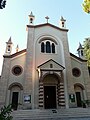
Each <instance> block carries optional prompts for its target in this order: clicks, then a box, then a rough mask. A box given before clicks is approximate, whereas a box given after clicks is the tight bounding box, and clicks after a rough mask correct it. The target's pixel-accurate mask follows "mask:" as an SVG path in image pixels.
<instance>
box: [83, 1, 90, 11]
mask: <svg viewBox="0 0 90 120" xmlns="http://www.w3.org/2000/svg"><path fill="white" fill-rule="evenodd" d="M82 6H83V10H84V11H85V12H86V13H90V0H84V2H83V3H82Z"/></svg>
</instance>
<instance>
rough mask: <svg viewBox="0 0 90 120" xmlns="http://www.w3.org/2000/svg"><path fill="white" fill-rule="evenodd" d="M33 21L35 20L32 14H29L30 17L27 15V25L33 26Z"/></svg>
mask: <svg viewBox="0 0 90 120" xmlns="http://www.w3.org/2000/svg"><path fill="white" fill-rule="evenodd" d="M34 19H35V16H34V15H33V13H32V12H31V13H30V15H29V24H30V25H33V24H34Z"/></svg>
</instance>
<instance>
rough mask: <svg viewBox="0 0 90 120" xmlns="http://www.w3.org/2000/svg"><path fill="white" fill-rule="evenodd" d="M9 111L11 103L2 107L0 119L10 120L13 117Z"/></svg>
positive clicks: (10, 110)
mask: <svg viewBox="0 0 90 120" xmlns="http://www.w3.org/2000/svg"><path fill="white" fill-rule="evenodd" d="M11 112H12V109H11V105H8V106H4V107H2V108H1V113H0V120H12V118H13V117H12V116H11Z"/></svg>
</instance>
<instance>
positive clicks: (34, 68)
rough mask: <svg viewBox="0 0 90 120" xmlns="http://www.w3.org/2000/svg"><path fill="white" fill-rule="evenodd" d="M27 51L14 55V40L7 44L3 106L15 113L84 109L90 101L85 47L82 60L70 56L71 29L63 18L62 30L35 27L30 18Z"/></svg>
mask: <svg viewBox="0 0 90 120" xmlns="http://www.w3.org/2000/svg"><path fill="white" fill-rule="evenodd" d="M29 21H30V24H29V25H27V47H26V49H24V50H21V51H18V46H17V50H16V53H14V54H11V51H12V40H11V38H10V39H9V40H8V42H6V51H5V54H4V56H3V57H4V60H3V67H2V74H1V78H0V106H3V105H8V104H12V108H13V109H62V108H70V107H82V101H84V100H90V76H89V72H88V67H87V61H86V60H85V59H84V58H83V54H82V52H83V51H82V50H83V49H82V47H79V48H78V52H79V55H80V56H79V57H77V56H75V55H73V54H72V53H70V52H69V45H68V35H67V33H68V29H66V27H65V20H64V18H63V17H61V20H60V26H59V27H57V26H55V25H52V24H50V23H48V17H47V23H44V24H39V25H34V23H33V22H34V16H33V14H32V12H31V14H30V15H29Z"/></svg>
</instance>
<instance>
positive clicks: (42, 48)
mask: <svg viewBox="0 0 90 120" xmlns="http://www.w3.org/2000/svg"><path fill="white" fill-rule="evenodd" d="M41 52H42V53H44V52H45V45H44V42H42V43H41Z"/></svg>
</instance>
